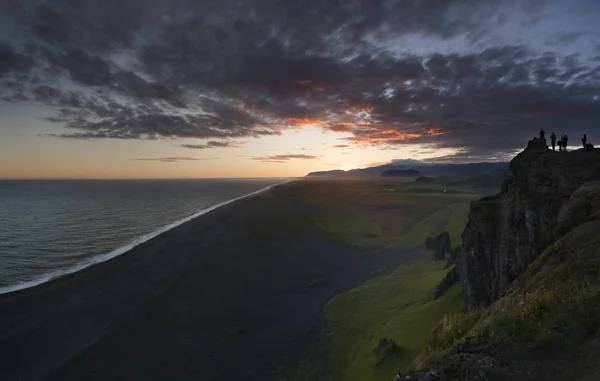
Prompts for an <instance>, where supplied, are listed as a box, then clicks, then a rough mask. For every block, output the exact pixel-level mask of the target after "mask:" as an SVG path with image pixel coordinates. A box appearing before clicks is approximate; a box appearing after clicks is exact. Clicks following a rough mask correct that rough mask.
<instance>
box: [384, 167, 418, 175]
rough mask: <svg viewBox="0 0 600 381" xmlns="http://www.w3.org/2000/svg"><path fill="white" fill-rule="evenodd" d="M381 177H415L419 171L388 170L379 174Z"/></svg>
mask: <svg viewBox="0 0 600 381" xmlns="http://www.w3.org/2000/svg"><path fill="white" fill-rule="evenodd" d="M380 176H381V177H417V176H419V171H417V170H415V169H388V170H387V171H383V172H381V175H380Z"/></svg>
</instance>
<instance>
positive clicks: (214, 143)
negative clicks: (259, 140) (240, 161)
mask: <svg viewBox="0 0 600 381" xmlns="http://www.w3.org/2000/svg"><path fill="white" fill-rule="evenodd" d="M242 144H243V143H236V142H234V141H230V140H225V141H218V140H210V141H208V142H206V144H182V145H181V146H182V147H183V148H190V149H208V148H240V147H243V145H242Z"/></svg>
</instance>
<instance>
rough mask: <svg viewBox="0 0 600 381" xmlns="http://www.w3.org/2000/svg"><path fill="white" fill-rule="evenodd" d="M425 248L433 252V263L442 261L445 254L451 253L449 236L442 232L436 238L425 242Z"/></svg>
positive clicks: (430, 238)
mask: <svg viewBox="0 0 600 381" xmlns="http://www.w3.org/2000/svg"><path fill="white" fill-rule="evenodd" d="M425 247H426V248H427V249H428V250H432V251H433V260H434V261H443V260H444V258H445V257H446V253H448V254H451V253H452V246H451V244H450V234H448V232H447V231H443V232H441V233H440V234H438V235H437V237H429V238H427V239H426V240H425Z"/></svg>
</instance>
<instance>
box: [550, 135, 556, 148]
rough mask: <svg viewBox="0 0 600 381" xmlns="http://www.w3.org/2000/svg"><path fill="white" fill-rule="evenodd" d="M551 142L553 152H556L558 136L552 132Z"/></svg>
mask: <svg viewBox="0 0 600 381" xmlns="http://www.w3.org/2000/svg"><path fill="white" fill-rule="evenodd" d="M550 140H551V141H552V151H556V134H555V133H554V131H552V135H550Z"/></svg>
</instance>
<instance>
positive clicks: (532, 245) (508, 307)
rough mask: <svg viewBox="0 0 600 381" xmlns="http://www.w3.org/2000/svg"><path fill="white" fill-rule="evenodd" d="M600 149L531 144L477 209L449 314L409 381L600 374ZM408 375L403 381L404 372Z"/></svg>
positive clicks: (563, 377) (475, 205) (574, 377)
mask: <svg viewBox="0 0 600 381" xmlns="http://www.w3.org/2000/svg"><path fill="white" fill-rule="evenodd" d="M598 232H600V150H598V149H596V150H593V151H592V152H584V151H583V150H577V151H572V152H568V153H565V152H560V153H559V152H554V151H551V150H549V149H547V147H546V144H545V142H544V141H543V140H541V139H537V138H534V139H533V140H532V141H530V142H529V145H528V146H527V148H526V149H525V150H524V151H523V152H522V153H520V154H519V155H517V156H516V157H515V158H514V159H513V160H512V162H511V163H510V174H509V176H507V178H506V180H505V181H504V183H503V185H502V190H501V192H500V193H499V194H497V195H495V196H490V197H485V198H482V199H480V200H478V201H475V202H473V203H472V204H471V211H470V213H469V219H468V222H467V226H466V228H465V230H464V232H463V234H462V250H461V252H460V254H459V260H458V263H457V269H458V273H459V278H460V283H461V285H462V288H463V295H464V300H465V305H466V306H467V311H466V312H464V313H459V314H455V315H451V316H447V317H446V318H445V319H444V320H443V321H442V322H441V323H440V324H439V326H438V327H437V328H436V330H435V331H434V334H433V336H432V338H431V340H430V343H429V348H428V350H427V351H425V353H424V354H423V355H422V356H421V358H420V359H419V361H417V362H416V364H415V366H416V367H417V368H421V369H422V370H421V371H419V372H413V373H411V374H409V375H407V376H408V377H411V379H413V380H464V379H468V380H490V379H493V380H532V379H540V380H542V379H543V380H597V379H599V378H600V366H599V365H598V363H597V358H598V356H600V338H599V335H598V329H599V327H600V255H599V254H600V250H599V247H600V235H599V234H598ZM403 377H404V376H403Z"/></svg>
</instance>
